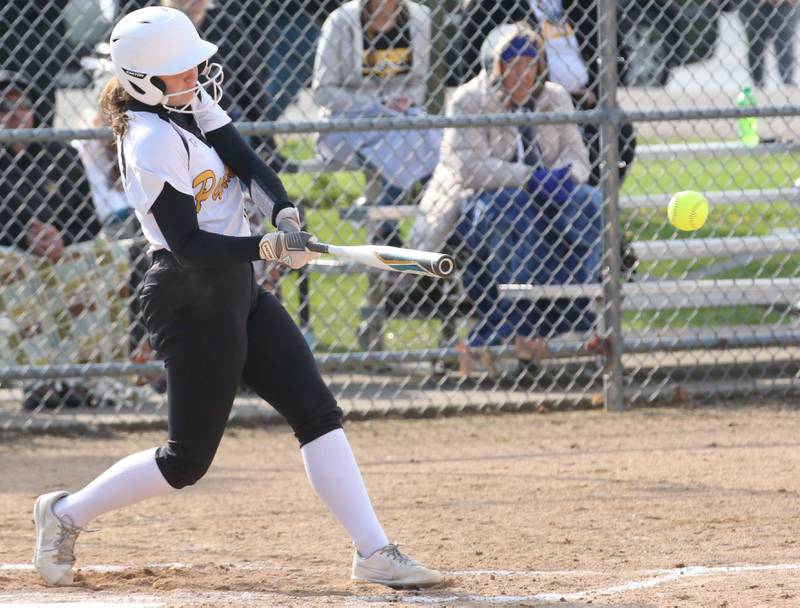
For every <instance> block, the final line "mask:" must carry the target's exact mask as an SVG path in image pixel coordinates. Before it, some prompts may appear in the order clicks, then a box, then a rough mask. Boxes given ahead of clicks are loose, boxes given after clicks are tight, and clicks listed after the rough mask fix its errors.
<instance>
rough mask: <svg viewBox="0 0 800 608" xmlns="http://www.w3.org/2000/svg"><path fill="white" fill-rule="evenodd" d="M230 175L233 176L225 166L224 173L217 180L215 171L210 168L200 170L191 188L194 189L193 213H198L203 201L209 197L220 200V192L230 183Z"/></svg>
mask: <svg viewBox="0 0 800 608" xmlns="http://www.w3.org/2000/svg"><path fill="white" fill-rule="evenodd" d="M232 177H234V175H233V171H231V170H230V168H229V167H227V166H226V167H225V174H224V175H223V176H222V178H221V179H219V180H217V175H216V173H214V171H212V170H211V169H206V170H205V171H201V172H200V173H199V174H198V175H197V177H195V178H194V181H193V182H192V188H194V190H195V195H194V210H195V213H200V209H202V208H203V203H204V202H206V201H207V200H208V198H209V197H211V199H212V200H215V201H218V200H221V199H222V193H223V191H224V190H225V188H227V187H228V185H229V184H230V181H231V178H232ZM198 188H199V190H198Z"/></svg>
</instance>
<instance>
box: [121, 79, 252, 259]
mask: <svg viewBox="0 0 800 608" xmlns="http://www.w3.org/2000/svg"><path fill="white" fill-rule="evenodd" d="M201 106H202V108H203V111H200V112H197V111H196V113H195V114H194V119H195V121H196V123H197V126H198V127H199V129H200V131H201V132H202V133H203V134H205V133H208V132H209V131H213V130H215V129H219V128H220V127H223V126H224V125H226V124H228V123H229V122H231V118H230V116H228V114H227V112H225V110H223V109H222V108H220V107H219V105H217V104H216V103H214V102H213V101H212V100H211V98H210V97H209V96H208V95H207V94H206V92H205V91H202V90H201V91H200V98H199V99H198V98H197V97H195V99H194V100H193V101H192V108H193V109H195V110H197V109H199V108H200V107H201ZM127 115H128V117H129V120H128V131H127V133H126V134H125V137H123V139H122V145H121V146H119V161H120V168H121V174H122V176H123V182H124V185H125V194H126V195H127V197H128V201H129V202H130V204H131V206H132V207H133V208H134V210H135V212H136V217H137V218H138V220H139V222H140V223H141V225H142V232H143V233H144V236H145V237H146V238H147V240H148V241H149V242H150V251H151V252H153V251H157V250H159V249H169V245H167V241H166V239H165V238H164V235H163V234H162V233H161V230H159V228H158V224H157V223H156V220H155V218H154V217H153V214H152V213H151V212H150V208H151V207H152V206H153V203H154V202H155V200H156V198H157V197H158V195H159V194H160V193H161V190H162V189H163V187H164V183H165V182H168V183H169V184H170V185H171V186H172V187H173V188H175V190H177V191H178V192H182V193H184V194H188V195H190V196H192V197H193V198H194V203H195V211H196V213H197V223H198V224H199V225H200V229H201V230H205V231H206V232H214V233H216V234H225V235H228V236H250V227H249V223H248V221H247V217H246V215H245V211H244V195H243V193H242V189H241V186H240V184H239V180H238V178H237V177H236V176H235V175H234V174H233V172H232V171H231V170H230V168H228V167H226V166H225V164H224V163H223V162H222V159H221V158H220V157H219V155H218V154H217V152H216V151H215V150H214V148H212V147H210V146H209V145H206V144H205V143H204V142H203V141H201V140H200V139H198V138H197V137H195V136H194V135H193V134H192V133H190V132H189V131H187V130H185V129H183V128H181V127H180V126H178V125H177V124H175V123H174V122H172V121H171V120H166V119H165V118H163V117H162V116H160V115H159V114H157V113H156V112H147V111H128V113H127Z"/></svg>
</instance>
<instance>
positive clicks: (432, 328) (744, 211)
mask: <svg viewBox="0 0 800 608" xmlns="http://www.w3.org/2000/svg"><path fill="white" fill-rule="evenodd" d="M284 152H285V153H287V154H288V155H289V156H290V157H293V158H297V159H302V158H309V157H310V156H312V155H313V148H312V147H311V146H310V145H309V143H308V141H307V140H299V139H294V140H290V141H289V142H287V144H286V145H285V147H284ZM798 167H800V155H796V154H794V155H793V154H776V155H773V156H769V157H764V156H754V157H750V158H743V157H726V158H719V159H713V158H712V159H690V160H670V161H641V162H636V163H635V164H634V166H633V168H632V170H631V172H630V174H629V176H628V178H627V180H626V182H625V185H624V187H623V190H622V195H642V194H649V195H657V194H663V195H664V207H663V209H661V208H656V209H654V208H649V209H637V210H628V211H625V212H624V213H623V229H624V230H625V231H626V232H627V233H628V235H629V236H630V237H632V239H633V240H654V239H670V238H673V239H685V238H704V237H724V236H758V235H766V234H768V233H769V232H771V231H773V230H776V229H780V228H792V227H796V226H798V225H800V221H799V220H800V213H798V209H797V207H796V206H794V205H792V204H790V203H789V202H788V201H786V202H779V203H759V202H754V203H753V204H740V205H721V206H716V207H714V208H713V209H712V211H711V215H710V217H709V220H708V222H707V223H706V225H705V226H704V227H703V228H702V229H701V230H698V231H697V232H695V233H680V232H678V231H677V230H675V229H674V228H673V227H672V226H670V225H669V223H668V222H667V219H666V212H665V210H666V203H667V200H668V198H669V196H670V195H671V194H672V193H673V192H675V191H678V190H689V189H691V190H700V191H715V190H736V189H746V190H759V189H772V188H781V187H782V188H786V187H789V186H791V185H792V184H793V183H794V180H795V178H796V177H798V175H800V170H798ZM283 179H284V183H285V184H286V185H287V189H288V190H289V194H290V196H291V197H292V198H293V199H294V200H298V201H302V202H304V208H305V209H306V215H307V221H308V225H309V228H310V230H311V231H312V232H313V233H314V234H316V235H318V237H319V238H320V240H323V241H328V242H338V243H363V242H366V238H367V237H366V231H365V230H364V229H363V228H356V227H354V226H353V225H352V224H351V223H348V222H344V221H342V220H340V219H339V209H342V208H347V207H348V206H350V205H352V204H353V202H354V201H355V200H356V199H357V198H358V197H359V196H361V195H362V193H363V189H364V178H363V175H362V174H361V173H359V172H341V173H331V174H322V175H312V174H296V175H286V176H284V177H283ZM408 227H409V222H405V224H404V225H403V230H404V231H406V230H407V229H408ZM718 261H719V259H712V258H698V259H695V260H663V261H659V262H645V263H642V264H641V266H640V268H639V271H638V278H639V280H643V279H656V278H680V277H683V276H685V275H686V273H688V272H697V271H701V270H702V269H703V268H705V267H707V266H709V265H711V264H714V263H716V262H718ZM798 267H800V254H798V255H792V254H777V255H773V256H769V257H766V258H762V259H757V260H754V261H752V262H750V263H749V264H746V265H743V266H740V267H737V268H735V269H732V270H725V271H723V272H718V273H711V274H709V275H708V276H707V278H714V277H717V278H741V277H758V278H770V277H791V276H797V272H798ZM282 289H283V294H284V301H285V303H286V305H287V306H288V308H289V309H290V310H291V311H292V312H293V313H294V314H296V312H297V306H298V304H297V302H298V296H297V285H296V277H295V276H293V275H290V276H287V277H285V279H284V281H283V284H282ZM366 290H367V281H366V277H365V276H363V275H340V276H335V275H315V276H313V277H312V289H311V309H312V311H313V312H312V324H313V327H314V330H315V335H316V338H317V340H318V349H320V350H322V351H325V350H329V351H342V350H351V349H356V348H357V341H356V331H357V328H358V325H359V323H360V321H361V318H360V314H359V310H358V308H359V307H360V306H363V305H364V304H365V303H366ZM342 302H347V305H346V306H344V305H342ZM789 321H790V318H789V317H788V315H786V314H785V313H783V312H780V311H777V310H765V309H755V308H751V307H727V308H709V309H698V310H662V311H646V312H642V313H626V316H625V319H624V327H628V328H631V329H637V330H642V329H646V328H648V327H650V328H665V327H676V328H677V327H705V326H717V325H731V324H745V325H747V324H781V323H788V322H789ZM386 335H387V341H386V342H387V348H390V349H417V348H430V347H435V346H436V345H437V342H438V339H439V322H438V321H436V320H431V321H425V320H420V321H409V320H400V321H390V322H389V324H388V331H387V334H386Z"/></svg>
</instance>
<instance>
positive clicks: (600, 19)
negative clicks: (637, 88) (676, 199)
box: [597, 1, 625, 411]
mask: <svg viewBox="0 0 800 608" xmlns="http://www.w3.org/2000/svg"><path fill="white" fill-rule="evenodd" d="M616 4H617V3H616V2H603V1H598V2H597V23H598V28H599V31H598V35H599V36H598V37H599V59H600V65H599V74H598V75H599V78H600V94H599V97H600V99H599V100H598V101H599V104H600V108H601V110H602V111H603V116H602V119H601V123H600V149H601V154H600V159H601V166H600V175H601V183H602V188H603V262H602V264H601V268H602V281H603V310H602V314H603V336H602V339H603V340H604V341H606V342H607V344H608V346H609V347H610V352H609V354H608V356H607V358H606V360H605V369H604V372H603V393H604V403H605V407H606V410H608V411H619V410H621V409H623V408H624V407H625V403H624V394H623V390H624V389H623V369H622V348H623V340H622V297H621V270H620V241H621V235H620V210H619V167H618V164H619V149H618V144H617V142H618V140H619V121H620V118H619V112H620V110H619V105H618V102H617V6H616Z"/></svg>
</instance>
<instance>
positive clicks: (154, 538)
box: [0, 405, 800, 608]
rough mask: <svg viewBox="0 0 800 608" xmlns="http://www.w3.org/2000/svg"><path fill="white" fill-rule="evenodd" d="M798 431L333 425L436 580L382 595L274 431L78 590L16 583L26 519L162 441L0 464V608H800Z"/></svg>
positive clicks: (120, 541)
mask: <svg viewBox="0 0 800 608" xmlns="http://www.w3.org/2000/svg"><path fill="white" fill-rule="evenodd" d="M798 428H800V410H798V409H796V408H788V407H778V406H775V405H773V406H764V407H758V408H729V409H713V408H712V409H700V410H690V409H681V410H675V409H662V410H640V411H634V412H630V413H624V414H614V415H610V414H605V413H602V412H598V411H592V412H566V413H550V414H506V415H497V416H469V417H462V418H446V419H430V420H382V421H368V422H358V423H353V424H350V425H348V427H347V430H348V434H349V436H350V438H351V441H352V443H353V446H354V449H355V452H356V455H357V457H358V459H359V461H360V463H361V465H362V469H363V472H364V476H365V479H366V481H367V485H368V487H369V489H370V492H371V494H372V496H373V499H374V502H375V505H376V510H377V512H378V514H379V516H380V517H381V519H382V520H383V522H384V525H385V527H386V529H387V532H388V533H389V535H390V537H391V538H393V539H394V538H396V539H399V540H400V541H401V542H403V543H404V546H405V548H406V549H408V551H409V552H410V553H411V554H412V555H413V556H415V557H418V558H419V559H421V560H424V561H425V562H427V563H430V564H432V565H435V566H438V567H440V568H442V569H443V570H445V571H447V572H448V583H447V585H446V586H444V587H442V588H440V589H435V590H431V591H426V592H424V593H422V592H393V591H391V590H388V589H384V588H382V587H379V586H372V585H357V584H354V583H351V582H350V581H349V580H348V574H349V572H348V566H349V560H350V557H351V548H350V545H349V542H348V540H347V538H346V536H345V534H344V532H343V531H342V530H341V529H340V528H339V527H338V525H337V524H336V523H335V522H334V521H333V520H332V518H331V517H330V516H329V515H328V514H327V512H326V511H325V510H324V508H323V507H322V506H321V504H320V502H319V501H318V499H317V498H316V497H315V496H314V495H313V493H312V491H311V489H310V487H309V485H308V484H307V482H306V479H305V474H304V471H303V466H302V462H301V459H300V454H299V451H298V450H297V448H296V444H295V441H294V438H293V437H292V436H291V434H290V433H289V432H288V430H286V429H284V428H266V429H258V430H242V429H231V430H230V431H229V433H228V435H227V436H226V438H225V440H224V441H223V444H222V446H221V449H220V452H219V455H218V458H217V461H216V462H215V464H214V466H213V467H212V469H211V471H210V472H209V474H208V476H207V477H206V478H205V479H204V480H203V481H202V482H201V483H200V484H199V485H198V486H196V487H194V488H192V489H189V490H184V491H181V492H179V493H175V494H173V495H172V496H170V497H167V498H163V499H158V500H152V501H149V502H145V503H141V504H139V505H136V506H133V507H130V508H128V509H125V510H123V511H119V512H117V513H113V514H108V515H106V516H104V517H102V518H100V519H98V520H97V521H96V522H95V523H94V526H93V527H94V528H97V531H96V532H94V533H87V534H84V535H82V536H81V538H80V539H79V541H78V545H77V548H78V565H79V566H80V571H79V573H78V577H77V578H78V584H76V586H74V587H71V588H67V589H49V588H47V587H45V586H43V584H42V583H41V582H40V581H39V579H38V578H37V575H36V574H35V573H34V572H33V571H32V570H30V568H29V566H28V565H27V563H28V562H29V560H30V554H31V550H32V533H33V527H32V524H31V521H30V509H31V506H32V504H33V499H34V498H35V496H36V495H37V494H39V493H41V492H44V491H48V490H53V489H58V488H67V489H74V488H77V487H79V486H80V485H81V484H83V483H85V482H87V481H88V480H89V479H90V478H91V477H92V476H94V475H95V474H97V473H99V472H100V471H102V470H103V469H104V468H105V467H107V466H108V465H110V464H111V463H113V462H114V461H115V460H116V459H118V458H120V457H122V456H124V455H126V454H128V453H130V452H132V451H134V450H140V449H144V448H147V447H150V446H153V445H157V444H158V443H159V442H160V441H161V439H162V437H161V434H159V433H146V434H141V433H137V434H121V435H117V436H113V437H106V438H68V437H53V436H25V435H18V436H14V437H7V438H4V439H3V440H2V443H0V547H1V549H0V562H2V563H0V604H3V603H15V604H26V603H27V604H30V605H34V604H39V605H40V604H41V603H47V602H95V604H93V605H95V606H99V605H101V604H100V603H101V602H108V603H109V604H127V605H129V606H144V605H148V606H297V607H299V606H361V605H371V606H380V605H383V604H386V605H389V604H397V603H414V604H424V605H437V604H446V605H468V606H489V605H495V604H501V605H506V606H508V605H526V606H543V605H549V604H552V605H557V606H571V607H575V606H581V607H585V606H625V607H632V606H637V607H638V606H659V607H661V606H670V607H671V606H680V607H683V606H713V607H715V608H723V607H724V608H734V607H747V608H750V607H753V606H777V607H787V608H788V607H790V606H791V607H796V606H798V605H800V539H799V538H798V530H800V525H799V524H798V522H800V501H799V500H798V497H799V496H800V438H798Z"/></svg>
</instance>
